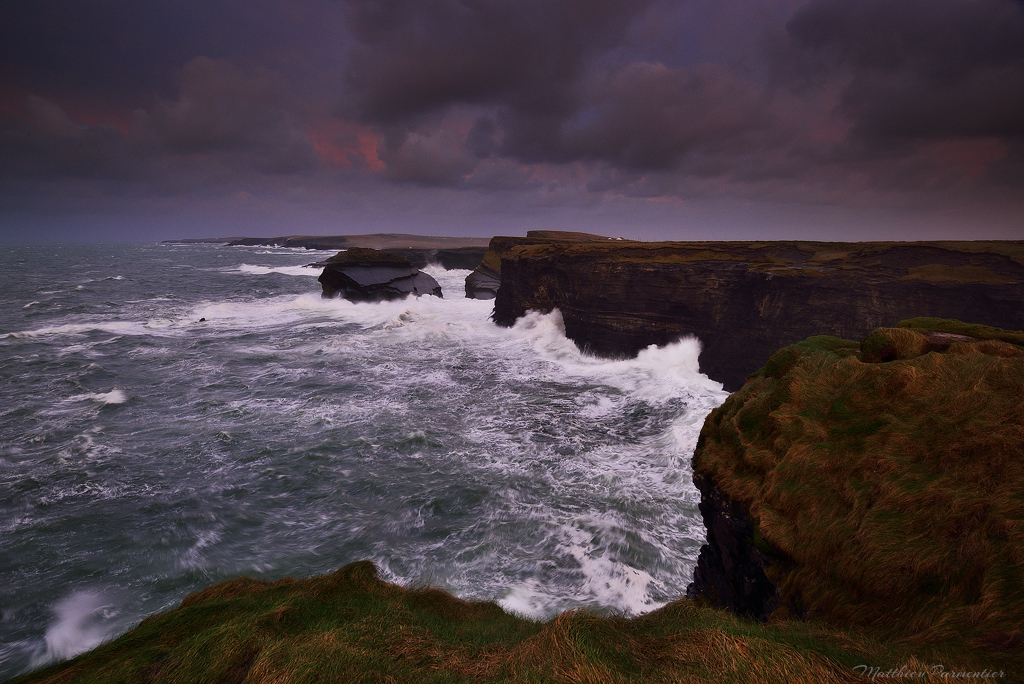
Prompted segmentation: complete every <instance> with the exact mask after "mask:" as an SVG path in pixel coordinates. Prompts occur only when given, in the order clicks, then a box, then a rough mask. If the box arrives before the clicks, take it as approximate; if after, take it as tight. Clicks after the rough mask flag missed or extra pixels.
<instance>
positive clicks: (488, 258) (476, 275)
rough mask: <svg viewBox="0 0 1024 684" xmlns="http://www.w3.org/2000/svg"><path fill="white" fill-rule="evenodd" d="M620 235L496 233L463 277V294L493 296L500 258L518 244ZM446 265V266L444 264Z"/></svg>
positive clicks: (498, 279)
mask: <svg viewBox="0 0 1024 684" xmlns="http://www.w3.org/2000/svg"><path fill="white" fill-rule="evenodd" d="M611 240H621V238H608V237H604V236H603V235H594V234H593V233H576V232H569V231H563V230H531V231H528V232H527V233H526V237H525V238H523V237H507V236H501V235H499V236H495V237H493V238H491V241H490V243H488V246H487V251H486V252H485V253H484V254H483V255H482V258H481V259H478V262H479V265H476V264H474V266H470V267H469V268H474V270H473V272H472V273H470V274H469V275H468V276H466V297H468V298H469V299H494V297H495V295H496V294H497V292H498V288H499V287H500V286H501V259H502V257H503V256H504V255H505V254H507V253H508V252H509V250H511V249H512V248H513V247H518V246H519V245H538V244H545V245H546V244H563V243H566V242H608V241H611ZM446 268H447V267H446Z"/></svg>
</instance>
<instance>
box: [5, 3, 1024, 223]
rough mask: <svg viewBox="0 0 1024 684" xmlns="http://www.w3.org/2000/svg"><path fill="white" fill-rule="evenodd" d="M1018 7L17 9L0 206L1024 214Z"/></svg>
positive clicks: (1023, 56)
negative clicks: (889, 208)
mask: <svg viewBox="0 0 1024 684" xmlns="http://www.w3.org/2000/svg"><path fill="white" fill-rule="evenodd" d="M1022 7H1024V2H1021V1H1020V0H901V1H900V2H891V1H882V0H523V1H522V2H508V1H507V0H287V1H286V0H213V1H209V2H197V1H195V0H183V1H182V2H175V3H171V2H164V1H157V2H153V3H144V4H143V3H138V2H134V1H129V0H103V1H102V2H90V3H80V2H79V3H75V2H67V1H63V2H59V1H57V0H41V1H39V2H26V1H25V0H12V2H9V3H7V4H6V6H5V9H4V17H3V19H4V21H2V22H0V175H2V176H3V177H4V178H5V179H6V180H7V181H8V182H7V183H6V188H0V202H11V201H13V200H11V197H12V196H13V195H14V194H17V195H18V197H17V201H18V202H19V203H20V204H19V205H20V206H27V204H28V203H30V201H32V200H31V197H32V193H33V188H35V190H34V192H36V196H37V197H38V198H39V199H38V200H36V201H38V202H46V201H49V200H50V198H51V197H53V196H54V192H53V191H52V187H51V186H47V185H46V183H54V184H63V185H61V186H60V187H61V188H67V187H70V185H73V184H74V183H76V182H77V183H80V184H81V187H82V188H86V189H85V190H82V193H83V194H84V193H87V192H89V190H88V187H91V186H88V185H87V184H88V183H93V182H95V183H97V184H102V185H103V186H104V188H105V189H106V191H109V192H110V195H111V196H116V195H117V193H118V192H123V194H124V195H126V196H127V195H129V194H133V196H134V197H136V198H138V199H139V201H140V202H144V201H145V198H146V197H147V193H153V194H154V195H157V194H159V195H160V196H162V197H168V196H175V194H176V193H177V194H178V195H180V196H181V197H182V198H186V199H183V200H182V201H183V202H184V201H186V200H187V198H188V197H192V196H193V194H190V193H199V194H202V196H203V197H212V196H215V195H216V194H217V193H220V194H221V196H223V197H225V198H228V197H244V196H246V193H249V192H250V191H252V192H253V193H256V194H260V195H261V196H262V197H266V198H267V199H266V201H267V202H271V201H272V200H273V198H274V197H275V196H276V195H274V193H278V192H279V193H281V194H280V196H281V197H287V198H288V199H287V202H291V201H292V200H293V199H294V198H302V200H301V201H309V202H333V201H334V200H333V197H335V196H336V195H338V194H343V193H353V194H354V195H356V196H362V195H363V194H365V192H366V191H367V188H371V187H372V188H376V190H374V192H378V193H380V194H378V195H374V196H375V197H392V198H399V197H402V198H405V197H410V196H415V197H417V198H426V197H435V198H441V197H443V198H444V199H443V200H442V199H434V200H431V201H435V202H437V203H439V204H440V205H444V206H445V210H447V207H448V206H450V205H451V203H452V202H453V201H459V202H465V203H467V204H466V206H469V205H470V204H472V203H473V202H477V201H480V202H484V203H493V206H495V207H498V209H495V211H499V210H500V208H501V207H507V208H509V210H510V211H519V208H520V205H530V206H535V207H549V206H555V205H564V206H587V207H590V206H594V205H595V204H599V203H600V202H602V201H605V200H609V199H610V198H611V199H614V200H615V201H618V200H619V199H622V198H630V199H635V200H636V201H637V202H641V201H653V200H659V201H660V200H665V201H666V202H676V201H679V202H684V201H685V202H689V201H694V200H699V199H701V198H708V197H713V198H742V199H743V201H745V202H750V203H755V204H756V203H758V202H789V203H795V204H802V205H808V206H809V205H817V206H847V205H859V206H864V205H870V204H872V203H876V202H887V203H890V204H892V205H893V206H895V205H897V204H899V203H900V202H903V205H901V206H906V207H912V208H914V210H917V209H918V208H920V207H924V206H929V204H931V205H936V206H937V205H938V204H941V203H943V202H945V203H947V204H949V205H952V204H955V203H957V202H963V203H968V204H969V203H971V202H974V203H976V204H977V203H982V204H984V203H986V202H987V203H988V206H991V207H998V208H999V209H1000V211H1004V210H1005V211H1004V213H1010V214H1012V211H1010V210H1008V209H1006V208H1007V207H1011V206H1012V207H1018V206H1020V200H1019V198H1018V199H1016V200H1015V199H1014V198H1013V195H1014V187H1015V185H1014V184H1015V183H1016V184H1017V185H1019V183H1020V182H1021V181H1022V179H1024V11H1022ZM13 180H17V189H16V190H12V189H11V188H14V187H15V185H14V184H13V183H12V182H11V181H13ZM36 181H38V182H36ZM33 183H36V184H35V185H33ZM53 187H55V186H53ZM119 189H120V190H119ZM451 189H457V190H459V192H450V190H451ZM388 193H392V194H390V195H389V194H388ZM431 193H435V194H434V195H431ZM1018 194H1019V193H1018ZM456 197H461V198H462V199H459V200H453V199H452V198H456ZM324 198H331V199H327V200H325V199H324ZM481 198H484V199H481ZM979 198H980V199H979ZM282 201H285V200H282ZM296 201H299V200H296ZM358 201H361V200H358ZM389 201H390V200H387V202H389ZM405 201H406V200H404V199H402V200H401V201H399V202H398V203H399V204H402V203H403V202H405ZM424 201H426V200H424ZM723 201H725V202H726V203H728V201H727V200H723ZM1014 202H1016V204H1014ZM325 206H326V205H325ZM332 206H333V205H332ZM403 206H404V205H403ZM630 206H632V205H630ZM666 206H667V205H666ZM753 213H754V214H756V212H753Z"/></svg>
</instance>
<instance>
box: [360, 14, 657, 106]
mask: <svg viewBox="0 0 1024 684" xmlns="http://www.w3.org/2000/svg"><path fill="white" fill-rule="evenodd" d="M344 4H345V6H346V8H347V14H348V17H349V27H350V29H351V31H352V34H353V36H354V37H355V38H356V39H357V40H358V41H359V46H358V47H357V48H356V49H355V50H354V51H353V55H352V66H351V70H350V72H349V80H350V82H351V84H352V86H353V94H354V96H355V97H354V101H353V102H352V103H351V105H354V106H355V108H356V111H357V112H358V114H359V115H361V116H362V117H363V118H364V119H365V120H367V121H372V122H389V121H390V122H394V121H405V120H407V119H409V118H412V117H415V116H416V115H419V114H422V113H425V112H430V111H433V110H436V109H438V108H443V107H446V106H448V105H450V104H452V103H456V102H457V103H475V104H501V105H507V106H514V107H515V108H517V109H522V110H525V111H529V112H535V113H537V112H552V111H558V110H560V109H562V108H563V107H565V106H566V103H565V102H564V93H565V91H567V90H568V89H569V87H570V86H571V84H572V83H573V82H574V81H575V80H576V79H577V78H578V77H579V75H580V74H581V73H582V72H583V71H584V70H585V68H586V67H587V66H588V63H589V61H590V60H591V59H592V58H593V57H594V56H595V55H597V54H599V53H600V52H601V51H602V50H606V49H608V48H611V47H614V46H615V45H617V44H618V43H619V42H620V41H621V40H622V37H623V34H624V33H625V31H626V29H627V28H628V26H629V23H630V21H631V20H632V19H633V18H635V17H636V16H638V15H639V14H641V13H642V12H643V11H644V9H645V8H646V7H647V6H648V5H650V4H651V0H559V1H557V2H553V1H551V0H522V1H521V2H514V3H511V2H506V1H504V0H426V1H424V0H348V1H347V2H345V3H344Z"/></svg>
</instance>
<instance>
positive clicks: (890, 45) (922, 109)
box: [788, 0, 1024, 139]
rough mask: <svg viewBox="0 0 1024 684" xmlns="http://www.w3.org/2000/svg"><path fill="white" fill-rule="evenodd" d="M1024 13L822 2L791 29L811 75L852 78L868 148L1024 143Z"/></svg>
mask: <svg viewBox="0 0 1024 684" xmlns="http://www.w3.org/2000/svg"><path fill="white" fill-rule="evenodd" d="M1022 9H1024V3H1021V2H1020V1H1019V0H975V1H973V2H968V1H966V0H903V1H901V2H889V1H886V0H860V1H859V2H849V1H844V0H815V1H814V2H811V3H810V4H808V5H807V6H806V7H804V8H802V9H801V10H800V11H799V12H798V13H797V14H796V15H795V16H794V17H793V19H792V20H791V21H790V23H789V25H788V31H789V35H790V37H791V39H792V41H793V46H794V48H795V49H796V51H797V53H796V54H797V55H798V56H799V57H801V58H802V59H803V60H804V61H803V65H804V66H806V65H808V64H811V65H816V67H817V69H816V71H817V74H816V75H817V76H819V77H822V76H824V77H829V76H836V75H842V74H849V82H848V84H847V85H846V86H845V87H844V89H843V91H842V95H841V98H840V102H839V107H838V111H839V112H840V113H841V114H842V115H844V116H846V117H848V118H849V119H850V120H851V121H852V122H853V123H854V131H853V132H854V135H855V136H858V137H861V138H864V139H872V138H878V139H889V138H920V139H941V138H947V137H959V136H966V137H985V136H995V137H1019V136H1021V135H1024V11H1022Z"/></svg>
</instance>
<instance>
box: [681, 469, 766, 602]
mask: <svg viewBox="0 0 1024 684" xmlns="http://www.w3.org/2000/svg"><path fill="white" fill-rule="evenodd" d="M693 483H694V485H695V486H696V487H697V489H698V490H699V491H700V494H701V500H700V513H701V516H703V518H704V527H705V528H706V529H707V534H708V537H707V543H705V544H704V545H703V546H702V547H701V549H700V557H699V558H698V560H697V567H696V568H695V569H694V572H693V582H692V583H691V584H690V586H689V587H687V589H686V596H687V598H690V599H696V598H700V597H706V598H707V599H708V600H709V601H710V602H711V604H712V605H713V606H715V607H716V608H725V609H727V610H729V611H732V612H733V613H735V614H736V615H739V616H741V617H746V618H752V619H755V620H765V619H767V617H768V615H769V614H770V613H771V612H772V611H773V610H775V607H776V605H777V604H778V597H777V592H776V589H775V585H774V584H773V583H772V582H771V581H770V580H769V579H768V577H767V575H766V574H765V569H766V568H768V566H769V565H771V563H772V561H773V560H774V561H775V562H776V563H777V562H779V561H780V560H781V555H780V554H778V552H775V553H772V551H771V550H770V549H768V548H765V546H764V543H763V541H760V543H758V542H757V541H755V533H754V529H753V526H752V524H751V521H750V515H749V514H748V512H747V510H746V509H745V508H744V507H743V506H741V505H739V504H737V503H735V502H733V501H730V500H729V498H728V497H727V496H726V495H725V494H723V493H722V491H721V490H719V489H718V487H716V486H715V483H714V482H713V481H712V480H711V479H710V478H707V477H701V476H699V475H698V476H696V477H694V479H693ZM758 546H761V547H762V548H760V549H759V548H758Z"/></svg>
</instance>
